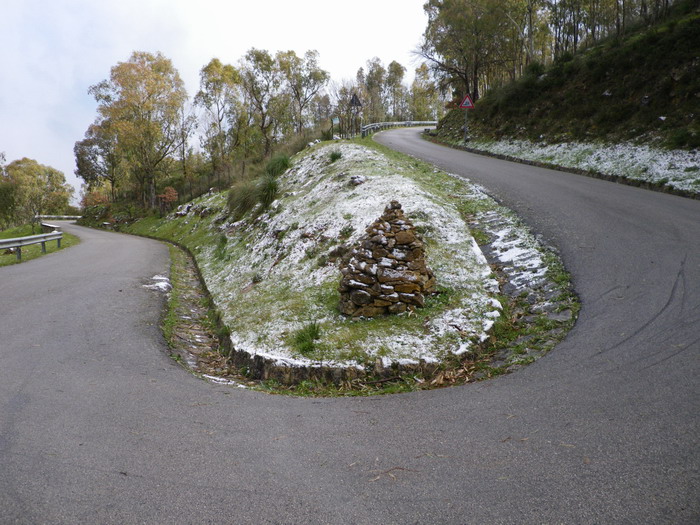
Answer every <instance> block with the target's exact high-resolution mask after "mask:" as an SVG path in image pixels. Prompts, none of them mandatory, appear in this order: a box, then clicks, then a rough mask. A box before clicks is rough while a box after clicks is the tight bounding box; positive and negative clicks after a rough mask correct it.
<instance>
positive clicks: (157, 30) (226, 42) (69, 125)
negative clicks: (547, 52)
mask: <svg viewBox="0 0 700 525" xmlns="http://www.w3.org/2000/svg"><path fill="white" fill-rule="evenodd" d="M423 3H424V0H355V1H353V2H340V1H333V0H325V1H324V0H296V1H293V2H290V1H288V0H280V1H278V0H267V1H258V2H250V1H249V0H246V1H245V2H241V1H235V0H234V1H227V2H224V1H221V0H199V1H197V2H193V1H191V0H102V1H100V2H95V1H94V0H53V1H51V2H46V1H45V0H4V1H3V8H2V11H3V13H2V18H3V29H2V31H0V71H2V74H1V75H0V151H4V152H6V154H7V158H8V161H11V160H14V159H17V158H21V157H30V158H34V159H36V160H37V161H39V162H40V163H42V164H48V165H51V166H53V167H55V168H57V169H59V170H61V171H63V172H64V173H65V174H66V177H67V178H68V179H69V182H71V183H72V184H73V185H75V186H76V187H79V185H80V183H79V181H78V180H77V179H76V178H75V177H74V176H73V170H74V160H73V144H74V143H75V141H77V140H80V139H81V138H82V137H83V134H84V132H85V130H86V129H87V127H88V125H89V124H90V123H91V122H92V121H93V120H94V118H95V115H96V113H95V107H96V105H95V103H94V101H93V100H92V98H91V97H90V95H88V93H87V90H88V88H89V86H91V85H93V84H95V83H97V82H99V81H100V80H103V79H105V78H107V77H108V76H109V71H110V68H111V67H112V66H114V65H115V64H117V63H118V62H121V61H125V60H128V58H129V56H130V55H131V52H132V51H135V50H143V51H151V52H155V51H161V52H162V53H163V54H164V55H165V56H167V57H168V58H170V59H171V60H172V61H173V64H174V65H175V67H176V68H177V69H178V70H179V71H180V74H181V76H182V77H183V80H184V81H185V83H186V86H187V89H188V92H189V93H190V95H192V94H194V92H196V90H197V88H198V82H199V70H200V69H201V68H202V66H204V65H205V64H206V63H207V62H209V60H210V59H211V58H213V57H218V58H220V59H221V60H222V61H224V62H228V63H235V62H237V61H238V59H239V58H241V57H242V56H243V55H244V54H245V52H246V51H247V50H248V49H250V48H251V47H257V48H261V49H267V50H269V51H270V52H275V51H278V50H288V49H293V50H294V51H296V52H297V54H302V53H304V52H305V51H307V50H309V49H316V50H318V51H319V53H320V61H321V66H322V67H323V68H324V69H327V70H328V71H330V73H331V76H332V78H333V79H334V80H342V79H345V78H348V79H349V78H353V77H354V75H355V72H356V71H357V69H358V68H359V67H362V66H364V64H365V62H366V61H367V60H368V59H370V58H372V57H374V56H377V57H379V58H380V59H381V60H382V61H383V62H384V63H385V64H388V63H389V62H391V61H392V60H397V61H399V62H400V63H402V64H403V65H404V66H405V67H406V68H407V70H408V72H409V75H410V76H411V77H412V71H413V69H414V67H415V64H414V63H413V62H412V55H411V51H412V50H413V49H414V48H415V47H416V45H417V44H418V41H419V40H420V36H421V34H422V32H423V30H424V28H425V23H426V19H425V16H424V14H423V9H422V6H423ZM407 76H408V75H407Z"/></svg>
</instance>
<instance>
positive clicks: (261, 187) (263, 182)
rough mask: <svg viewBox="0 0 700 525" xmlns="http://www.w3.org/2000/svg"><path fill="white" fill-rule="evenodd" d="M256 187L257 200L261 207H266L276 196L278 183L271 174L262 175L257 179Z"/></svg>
mask: <svg viewBox="0 0 700 525" xmlns="http://www.w3.org/2000/svg"><path fill="white" fill-rule="evenodd" d="M256 189H257V194H258V195H257V197H258V202H260V204H262V205H263V208H267V207H269V206H270V204H272V203H273V202H275V199H276V198H277V194H278V193H279V183H278V182H277V179H276V178H275V177H274V176H273V175H269V174H268V175H263V176H262V177H260V178H259V179H258V182H257V187H256Z"/></svg>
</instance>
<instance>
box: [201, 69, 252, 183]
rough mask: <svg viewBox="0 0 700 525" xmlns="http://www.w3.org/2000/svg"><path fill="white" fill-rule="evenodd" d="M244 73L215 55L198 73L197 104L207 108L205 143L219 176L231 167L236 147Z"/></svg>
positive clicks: (203, 142) (214, 169)
mask: <svg viewBox="0 0 700 525" xmlns="http://www.w3.org/2000/svg"><path fill="white" fill-rule="evenodd" d="M240 83H241V76H240V73H239V71H238V70H237V69H236V68H235V67H233V66H232V65H230V64H222V63H221V61H220V60H219V59H218V58H213V59H212V60H211V61H209V63H208V64H207V65H206V66H204V67H203V68H202V70H201V71H200V73H199V91H198V92H197V95H196V96H195V105H197V106H199V107H201V108H203V109H204V111H205V114H204V118H205V122H204V136H203V137H202V145H203V147H204V149H205V150H206V151H207V153H208V154H209V159H210V160H211V164H212V171H213V172H214V173H215V174H216V175H217V177H220V175H221V173H222V172H226V173H227V172H228V171H229V169H230V160H231V154H232V151H233V149H234V148H235V146H236V145H237V144H236V142H237V141H236V138H237V136H238V135H237V133H236V132H235V127H236V126H237V125H238V123H239V122H238V116H239V114H240V111H241V109H240V103H241V102H240V98H241V97H240V95H239V92H238V91H239V89H240Z"/></svg>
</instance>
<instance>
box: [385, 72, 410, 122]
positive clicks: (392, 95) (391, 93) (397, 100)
mask: <svg viewBox="0 0 700 525" xmlns="http://www.w3.org/2000/svg"><path fill="white" fill-rule="evenodd" d="M405 74H406V68H405V67H403V66H402V65H401V64H399V63H398V62H397V61H396V60H394V61H392V62H391V63H390V64H389V66H388V67H387V75H386V93H387V101H388V107H389V109H390V111H391V119H392V120H405V118H406V111H407V107H406V105H407V101H406V96H407V93H406V88H405V86H404V85H403V79H404V75H405Z"/></svg>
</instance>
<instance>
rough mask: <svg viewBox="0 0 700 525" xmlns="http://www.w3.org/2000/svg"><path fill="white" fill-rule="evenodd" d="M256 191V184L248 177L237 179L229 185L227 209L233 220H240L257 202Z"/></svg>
mask: <svg viewBox="0 0 700 525" xmlns="http://www.w3.org/2000/svg"><path fill="white" fill-rule="evenodd" d="M258 191H259V190H258V184H257V183H256V181H255V180H250V179H244V180H239V181H237V182H235V183H234V184H233V185H232V186H231V189H230V190H229V192H228V210H229V213H231V217H232V218H233V219H234V220H241V219H242V218H243V216H244V215H245V214H246V213H248V212H249V211H251V210H252V209H253V208H254V207H255V205H256V204H258V197H259V193H258Z"/></svg>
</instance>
